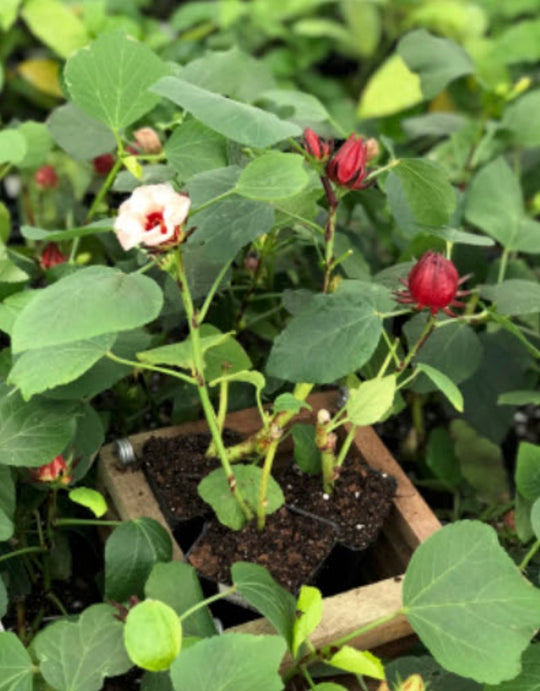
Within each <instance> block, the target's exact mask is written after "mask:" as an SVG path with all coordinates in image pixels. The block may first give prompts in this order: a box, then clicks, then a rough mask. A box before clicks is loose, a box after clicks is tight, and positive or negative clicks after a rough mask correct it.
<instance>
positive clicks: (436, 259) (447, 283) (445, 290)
mask: <svg viewBox="0 0 540 691" xmlns="http://www.w3.org/2000/svg"><path fill="white" fill-rule="evenodd" d="M468 278H469V276H463V277H461V278H460V277H459V274H458V271H457V269H456V267H455V266H454V264H453V263H452V262H451V261H450V259H446V257H443V255H442V254H439V253H438V252H433V251H432V250H428V251H427V252H426V253H425V254H424V255H422V257H421V258H420V259H419V260H418V261H417V262H416V264H415V265H414V266H413V268H412V269H411V272H410V273H409V277H408V279H407V280H406V281H405V280H404V279H400V280H401V282H402V283H403V284H404V285H405V286H406V287H407V290H403V291H398V292H397V293H396V299H397V301H398V302H401V303H403V304H414V305H415V308H416V309H419V310H421V309H424V308H425V307H428V308H429V310H430V312H431V314H433V315H434V314H437V312H438V311H439V310H442V311H443V312H445V313H446V314H448V315H449V316H451V317H455V316H456V315H455V314H454V313H453V312H451V311H450V307H464V306H465V305H464V303H463V302H460V301H458V300H456V297H463V296H465V295H468V294H469V291H466V290H459V286H460V285H461V283H463V282H464V281H466V280H467V279H468Z"/></svg>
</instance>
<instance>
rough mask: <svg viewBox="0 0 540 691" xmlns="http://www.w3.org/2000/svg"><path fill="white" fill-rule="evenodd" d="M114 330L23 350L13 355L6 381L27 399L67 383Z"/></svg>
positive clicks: (87, 365)
mask: <svg viewBox="0 0 540 691" xmlns="http://www.w3.org/2000/svg"><path fill="white" fill-rule="evenodd" d="M115 338H116V334H103V335H101V336H94V338H89V339H87V340H84V341H75V342H74V343H66V344H63V345H53V346H46V347H45V348H37V349H36V350H27V351H26V352H24V353H22V354H21V355H19V356H18V357H16V359H15V364H14V365H13V368H12V369H11V372H10V373H9V377H8V382H9V383H10V384H15V386H16V387H17V388H18V389H20V391H21V393H22V395H23V397H24V398H25V399H26V400H28V399H29V398H31V397H32V396H33V395H34V394H36V393H41V392H42V391H46V390H47V389H52V388H54V387H55V386H59V385H60V384H67V383H69V382H71V381H73V380H74V379H77V377H79V376H81V375H82V374H84V372H86V371H87V370H89V369H90V367H92V365H94V364H95V363H96V362H97V361H98V360H100V359H101V358H102V357H103V356H104V355H105V353H106V352H107V350H109V348H110V347H111V346H112V344H113V343H114V341H115Z"/></svg>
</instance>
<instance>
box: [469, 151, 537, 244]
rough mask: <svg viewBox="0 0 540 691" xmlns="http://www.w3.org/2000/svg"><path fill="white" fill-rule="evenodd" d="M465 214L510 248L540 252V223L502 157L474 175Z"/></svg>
mask: <svg viewBox="0 0 540 691" xmlns="http://www.w3.org/2000/svg"><path fill="white" fill-rule="evenodd" d="M465 216H466V218H467V220H468V221H470V222H471V223H473V224H474V225H475V226H478V228H481V229H482V230H483V231H484V232H486V233H487V234H488V235H490V236H491V237H492V238H494V239H495V240H497V242H500V243H501V245H503V247H505V248H506V249H507V250H509V251H515V252H529V253H531V254H537V253H540V223H538V222H536V221H533V220H532V219H530V218H527V217H526V216H525V211H524V205H523V197H522V192H521V186H520V184H519V181H518V179H517V178H516V176H515V175H514V173H513V172H512V170H511V168H510V167H509V165H508V164H507V163H506V161H505V160H504V158H502V157H500V158H497V159H495V160H494V161H492V162H491V163H488V164H487V165H486V166H484V168H482V169H481V170H480V171H479V172H478V173H477V174H476V175H475V176H474V178H473V180H472V182H471V184H470V185H469V187H468V190H467V197H466V200H465Z"/></svg>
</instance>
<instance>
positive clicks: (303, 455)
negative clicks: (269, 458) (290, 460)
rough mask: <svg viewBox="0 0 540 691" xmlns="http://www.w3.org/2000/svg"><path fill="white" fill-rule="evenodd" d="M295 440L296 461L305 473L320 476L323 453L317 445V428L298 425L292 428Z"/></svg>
mask: <svg viewBox="0 0 540 691" xmlns="http://www.w3.org/2000/svg"><path fill="white" fill-rule="evenodd" d="M291 434H292V438H293V440H294V460H295V461H296V463H297V464H298V466H299V467H300V468H301V469H302V471H303V472H304V473H308V474H311V475H318V474H319V473H320V472H321V452H320V450H319V448H318V447H317V444H316V443H315V427H314V426H313V425H309V424H300V423H297V424H296V425H293V426H292V428H291Z"/></svg>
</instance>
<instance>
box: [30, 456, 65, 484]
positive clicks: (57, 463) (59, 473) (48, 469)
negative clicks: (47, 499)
mask: <svg viewBox="0 0 540 691" xmlns="http://www.w3.org/2000/svg"><path fill="white" fill-rule="evenodd" d="M66 470H67V465H66V462H65V461H64V457H63V456H62V455H59V456H56V458H54V459H53V460H52V461H51V462H50V463H47V464H46V465H42V466H40V467H39V468H34V469H33V470H32V471H31V472H32V475H33V477H34V480H36V481H37V482H55V481H59V482H60V483H61V484H62V485H69V483H70V482H71V480H72V477H71V475H69V474H67V473H66Z"/></svg>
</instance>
